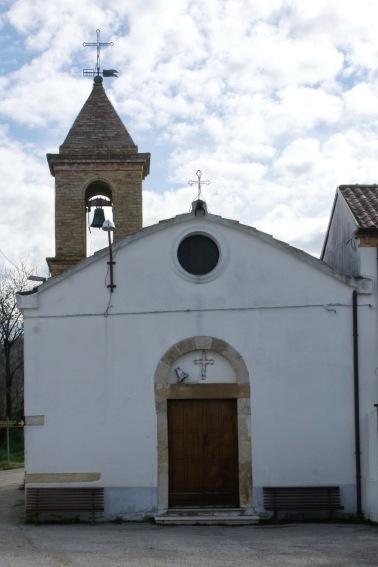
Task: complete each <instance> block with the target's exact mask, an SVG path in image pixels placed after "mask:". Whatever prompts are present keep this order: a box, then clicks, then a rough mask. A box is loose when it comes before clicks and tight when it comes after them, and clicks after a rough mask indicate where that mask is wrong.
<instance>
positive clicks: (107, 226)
mask: <svg viewBox="0 0 378 567" xmlns="http://www.w3.org/2000/svg"><path fill="white" fill-rule="evenodd" d="M102 230H105V232H107V233H108V242H109V262H108V265H109V273H110V284H109V285H108V288H109V289H110V293H113V289H114V288H115V287H117V286H116V285H115V284H114V283H113V266H114V264H115V262H113V252H112V242H111V239H110V233H111V232H114V231H115V224H114V222H112V221H111V220H106V221H105V222H104V223H103V225H102Z"/></svg>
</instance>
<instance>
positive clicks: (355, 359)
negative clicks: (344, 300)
mask: <svg viewBox="0 0 378 567" xmlns="http://www.w3.org/2000/svg"><path fill="white" fill-rule="evenodd" d="M352 304H353V369H354V436H355V448H356V499H357V515H358V516H362V507H361V446H360V400H359V375H358V319H357V290H356V289H354V290H353V292H352Z"/></svg>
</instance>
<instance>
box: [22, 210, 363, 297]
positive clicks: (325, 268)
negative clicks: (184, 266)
mask: <svg viewBox="0 0 378 567" xmlns="http://www.w3.org/2000/svg"><path fill="white" fill-rule="evenodd" d="M192 220H193V214H192V213H185V214H182V215H177V216H176V217H173V218H171V219H167V220H162V221H160V222H159V223H157V224H154V225H151V226H148V227H145V228H143V229H142V230H140V231H138V232H134V233H132V234H129V235H127V236H126V237H125V238H123V239H122V240H119V241H118V242H116V243H115V244H113V245H112V248H113V250H114V253H117V251H118V250H119V249H120V248H122V247H124V246H127V245H129V244H130V243H132V242H133V241H136V240H139V239H140V238H145V237H148V236H150V235H152V234H154V233H156V232H158V231H160V230H166V229H169V228H170V227H172V225H177V224H180V225H181V224H183V223H186V222H189V221H192ZM201 221H202V222H210V223H215V224H218V225H223V226H227V227H230V228H233V229H236V230H240V231H241V232H244V233H246V234H249V235H250V236H253V237H255V238H257V239H259V240H261V241H263V242H266V243H268V244H270V245H272V246H275V247H276V248H278V249H281V250H282V251H285V252H286V253H288V254H290V255H291V256H294V257H295V258H297V259H298V260H300V261H301V262H303V263H305V264H307V265H308V266H312V267H313V268H315V269H317V270H320V271H321V272H323V273H324V274H326V275H328V276H330V277H331V278H334V279H336V280H339V281H340V282H342V283H344V284H346V285H348V286H351V287H353V288H357V289H358V290H359V293H371V289H372V282H371V280H370V278H367V277H357V278H355V277H353V276H344V275H342V274H339V273H337V272H336V271H335V270H333V269H332V268H331V267H330V266H329V265H328V264H326V263H325V262H323V261H322V260H318V259H317V258H315V257H314V256H311V255H310V254H308V253H307V252H304V251H303V250H300V249H298V248H295V247H293V246H290V245H289V244H287V243H286V242H282V241H280V240H277V239H276V238H273V236H271V235H270V234H267V233H265V232H261V231H260V230H257V229H256V228H254V227H251V226H248V225H244V224H240V223H239V222H238V221H235V220H230V219H225V218H222V217H221V216H218V215H213V214H207V215H206V220H205V219H203V217H201ZM108 254H109V251H108V248H104V249H102V250H99V251H97V252H95V253H94V255H93V256H90V257H88V258H86V259H85V260H82V261H81V262H79V263H78V264H76V265H75V266H73V267H72V268H68V269H67V270H65V271H64V272H62V273H61V274H59V275H57V276H55V277H51V278H49V279H48V280H47V281H46V282H45V283H43V284H42V285H41V286H40V287H39V288H38V292H43V291H44V290H45V289H48V288H49V287H51V286H54V285H56V284H58V283H59V282H60V281H62V280H64V279H66V278H69V277H70V276H71V275H73V274H75V273H77V272H79V271H80V270H82V269H85V267H86V266H88V265H90V264H92V263H93V262H97V261H98V260H99V259H100V258H103V257H107V256H108ZM26 302H27V299H25V300H24V303H23V304H20V305H21V307H27V306H28V305H27V304H26Z"/></svg>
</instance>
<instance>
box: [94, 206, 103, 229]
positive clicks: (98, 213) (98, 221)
mask: <svg viewBox="0 0 378 567" xmlns="http://www.w3.org/2000/svg"><path fill="white" fill-rule="evenodd" d="M104 222H105V213H104V209H100V208H99V207H97V209H95V211H94V214H93V220H92V224H91V227H93V228H101V227H102V225H103V224H104Z"/></svg>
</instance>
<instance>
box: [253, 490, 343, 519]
mask: <svg viewBox="0 0 378 567" xmlns="http://www.w3.org/2000/svg"><path fill="white" fill-rule="evenodd" d="M263 493H264V508H265V510H272V511H273V512H274V520H277V513H278V512H280V511H290V510H329V513H330V517H332V513H333V511H334V510H343V509H344V506H341V501H340V487H339V486H264V487H263Z"/></svg>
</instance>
